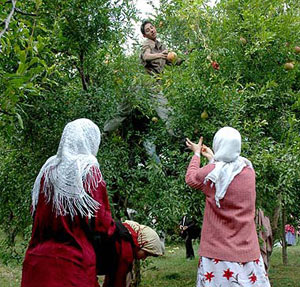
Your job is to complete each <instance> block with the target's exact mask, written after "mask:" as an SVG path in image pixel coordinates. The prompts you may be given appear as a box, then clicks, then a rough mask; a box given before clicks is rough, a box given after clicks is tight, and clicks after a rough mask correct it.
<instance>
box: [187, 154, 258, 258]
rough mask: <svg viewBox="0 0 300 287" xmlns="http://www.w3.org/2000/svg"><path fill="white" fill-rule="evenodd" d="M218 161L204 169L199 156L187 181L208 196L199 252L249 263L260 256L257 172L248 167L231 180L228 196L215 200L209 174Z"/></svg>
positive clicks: (206, 255)
mask: <svg viewBox="0 0 300 287" xmlns="http://www.w3.org/2000/svg"><path fill="white" fill-rule="evenodd" d="M213 169H214V164H208V165H206V166H204V167H202V168H200V158H199V157H198V156H196V155H194V156H193V157H192V160H191V162H190V164H189V167H188V169H187V173H186V177H185V181H186V183H187V184H188V185H189V186H191V187H193V188H195V189H201V190H202V191H203V193H204V194H205V195H206V202H205V211H204V218H203V225H202V232H201V241H200V249H199V255H200V256H204V257H208V258H214V259H219V260H226V261H234V262H249V261H253V260H256V259H258V258H259V257H260V250H259V244H258V237H257V234H256V227H255V222H254V216H255V197H256V193H255V172H254V170H253V169H251V168H250V167H245V168H244V169H243V170H242V171H241V172H240V173H239V174H238V175H237V176H236V177H235V178H234V179H233V181H232V182H231V183H230V185H229V187H228V189H227V192H226V195H225V197H224V198H223V199H221V200H220V205H221V208H218V207H217V205H216V202H215V187H210V185H211V181H209V182H208V183H207V184H204V183H203V182H204V178H205V176H206V175H207V174H208V173H209V172H211V171H212V170H213Z"/></svg>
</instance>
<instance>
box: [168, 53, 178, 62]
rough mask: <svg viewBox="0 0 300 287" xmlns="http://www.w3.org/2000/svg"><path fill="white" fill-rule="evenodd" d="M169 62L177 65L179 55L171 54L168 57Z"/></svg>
mask: <svg viewBox="0 0 300 287" xmlns="http://www.w3.org/2000/svg"><path fill="white" fill-rule="evenodd" d="M167 60H168V61H169V62H172V63H175V62H176V60H177V54H176V53H175V52H169V53H168V56H167Z"/></svg>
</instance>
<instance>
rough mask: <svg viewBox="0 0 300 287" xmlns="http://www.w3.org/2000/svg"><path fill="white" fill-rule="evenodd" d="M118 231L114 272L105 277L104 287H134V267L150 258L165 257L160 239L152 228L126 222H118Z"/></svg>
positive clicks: (130, 221)
mask: <svg viewBox="0 0 300 287" xmlns="http://www.w3.org/2000/svg"><path fill="white" fill-rule="evenodd" d="M117 229H118V232H117V236H116V240H115V250H116V261H115V265H114V267H113V272H110V274H108V275H106V276H105V280H104V284H103V287H130V286H132V285H131V282H132V280H133V279H134V278H133V277H134V275H135V274H136V272H134V271H136V270H134V267H135V266H138V265H137V264H135V263H137V261H138V260H145V259H146V258H147V257H148V256H154V257H157V256H161V255H163V252H162V244H161V242H160V238H159V236H158V234H157V233H156V232H155V231H154V230H153V229H152V228H150V227H148V226H145V225H141V224H139V223H137V222H135V221H132V220H126V221H125V222H124V223H120V222H118V223H117ZM135 280H136V279H135ZM135 280H134V281H135ZM136 286H137V285H136Z"/></svg>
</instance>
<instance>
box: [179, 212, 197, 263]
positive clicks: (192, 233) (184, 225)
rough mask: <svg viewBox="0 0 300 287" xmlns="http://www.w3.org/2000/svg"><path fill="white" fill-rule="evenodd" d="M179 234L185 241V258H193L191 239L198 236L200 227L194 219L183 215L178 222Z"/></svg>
mask: <svg viewBox="0 0 300 287" xmlns="http://www.w3.org/2000/svg"><path fill="white" fill-rule="evenodd" d="M179 229H180V236H181V237H182V238H183V239H184V241H185V251H186V259H194V258H195V254H194V249H193V239H197V238H200V231H201V229H200V228H199V226H197V223H196V220H195V219H194V218H192V217H189V216H187V215H184V216H183V217H182V218H181V220H180V224H179Z"/></svg>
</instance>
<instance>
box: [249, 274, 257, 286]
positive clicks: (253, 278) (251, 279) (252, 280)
mask: <svg viewBox="0 0 300 287" xmlns="http://www.w3.org/2000/svg"><path fill="white" fill-rule="evenodd" d="M249 279H250V281H251V283H253V284H254V283H255V282H256V281H257V277H256V276H255V274H254V273H253V274H252V275H251V276H250V277H249Z"/></svg>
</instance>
